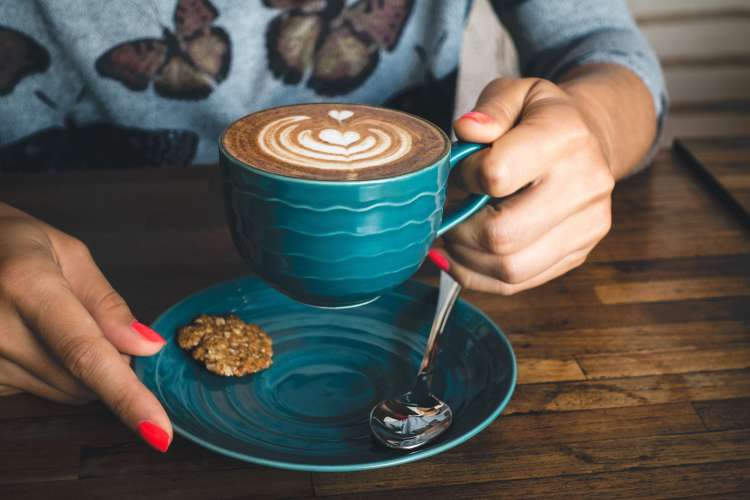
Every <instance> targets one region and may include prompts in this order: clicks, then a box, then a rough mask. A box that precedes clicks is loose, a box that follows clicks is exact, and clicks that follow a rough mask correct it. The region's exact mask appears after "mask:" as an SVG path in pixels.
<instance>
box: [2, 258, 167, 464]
mask: <svg viewBox="0 0 750 500" xmlns="http://www.w3.org/2000/svg"><path fill="white" fill-rule="evenodd" d="M50 264H51V263H50ZM37 267H41V266H37ZM14 299H15V301H16V303H17V305H18V308H19V311H20V312H21V315H22V316H23V317H24V319H25V320H26V321H27V322H28V323H29V326H30V327H31V329H32V330H34V331H35V332H37V334H38V335H40V336H41V337H42V338H43V339H44V341H45V342H46V343H47V345H49V346H50V348H51V349H52V351H53V352H54V353H55V354H56V355H57V356H58V357H59V358H60V360H61V361H62V362H63V365H65V367H66V368H67V369H68V370H70V371H71V372H72V373H73V375H74V376H76V377H78V378H79V379H80V380H81V381H83V383H84V384H86V385H87V386H88V387H89V388H91V389H92V390H93V391H94V392H95V393H96V394H97V395H99V397H100V399H101V400H102V402H104V403H105V404H106V405H107V406H108V407H109V408H110V409H111V410H112V411H113V412H114V413H115V414H116V415H117V416H118V417H119V418H120V419H121V420H122V421H123V422H124V423H125V424H126V425H128V426H129V427H131V428H132V429H134V430H138V431H139V432H140V433H141V436H143V437H144V439H146V440H147V441H149V444H151V445H152V446H154V447H155V448H157V449H160V450H161V451H166V449H167V447H168V446H169V442H170V441H171V437H172V427H171V424H170V422H169V418H168V417H167V414H166V412H165V411H164V409H163V408H162V407H161V405H160V404H159V402H158V401H157V399H156V397H154V395H153V394H152V393H151V392H150V391H149V390H148V389H146V387H145V386H144V385H143V384H142V383H141V382H140V381H139V380H138V378H137V377H136V376H135V373H134V372H133V370H131V369H130V367H129V366H128V364H127V363H125V362H124V361H123V359H122V358H121V357H120V353H119V352H118V351H117V349H115V347H114V346H113V345H112V344H111V343H110V342H109V341H108V340H107V339H106V338H105V337H104V335H103V334H102V332H101V330H100V329H99V327H98V326H97V324H96V322H95V321H94V319H93V318H92V317H91V315H90V314H89V313H88V311H87V310H86V309H85V308H84V307H83V305H82V304H81V303H80V302H79V301H78V299H77V298H76V296H75V295H74V294H73V292H72V291H71V290H70V288H69V286H68V284H67V282H66V281H65V279H64V278H63V277H62V276H61V275H59V273H58V274H57V275H56V274H55V273H54V272H52V271H50V270H49V269H39V273H38V274H37V275H36V276H34V279H33V280H30V286H29V288H28V289H27V290H26V293H24V294H22V295H19V296H16V297H14ZM61 311H64V313H62V314H61V313H60V312H61ZM144 426H146V427H148V430H149V432H148V433H147V432H144ZM154 428H155V429H156V431H159V432H161V434H158V433H156V434H154V432H156V431H154ZM151 431H154V432H151Z"/></svg>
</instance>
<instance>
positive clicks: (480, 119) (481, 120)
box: [459, 111, 492, 125]
mask: <svg viewBox="0 0 750 500" xmlns="http://www.w3.org/2000/svg"><path fill="white" fill-rule="evenodd" d="M464 118H466V119H468V120H472V121H475V122H477V123H478V124H480V125H486V124H488V123H490V122H491V121H492V117H491V116H490V115H485V114H484V113H482V112H481V111H469V112H468V113H466V114H465V115H463V116H462V117H461V118H459V120H463V119H464Z"/></svg>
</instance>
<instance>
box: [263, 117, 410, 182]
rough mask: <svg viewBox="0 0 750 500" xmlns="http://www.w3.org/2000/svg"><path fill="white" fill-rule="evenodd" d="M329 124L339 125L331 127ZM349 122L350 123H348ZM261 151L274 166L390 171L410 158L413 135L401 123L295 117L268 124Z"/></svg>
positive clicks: (375, 120)
mask: <svg viewBox="0 0 750 500" xmlns="http://www.w3.org/2000/svg"><path fill="white" fill-rule="evenodd" d="M328 118H333V119H334V120H336V121H337V122H338V123H337V125H338V128H328V127H326V125H327V126H329V127H330V125H331V123H330V120H328ZM344 120H349V121H347V122H346V123H343V122H344ZM257 141H258V146H259V147H260V149H261V151H263V152H264V153H265V154H266V155H268V156H269V157H271V158H273V159H274V160H275V161H280V162H284V163H288V164H292V165H299V166H303V167H308V168H316V169H320V170H354V169H361V168H368V167H374V166H379V165H386V164H388V163H392V162H395V161H397V160H399V159H401V158H403V157H404V156H406V155H407V154H408V153H409V151H411V148H412V135H411V134H410V133H409V132H408V131H407V130H406V129H404V128H403V127H401V126H400V125H399V124H397V123H392V122H389V121H385V120H382V119H380V118H376V117H369V116H358V115H355V113H354V112H353V111H350V110H348V109H331V110H328V112H327V117H326V115H323V116H322V117H321V116H320V115H318V116H317V117H315V118H313V117H312V116H309V115H302V114H300V115H292V116H285V117H281V118H277V119H276V120H273V121H271V122H269V123H268V124H266V125H265V126H264V127H263V128H262V129H261V131H260V133H259V134H258V137H257Z"/></svg>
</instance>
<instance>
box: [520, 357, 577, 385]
mask: <svg viewBox="0 0 750 500" xmlns="http://www.w3.org/2000/svg"><path fill="white" fill-rule="evenodd" d="M585 378H586V376H585V375H584V374H583V372H582V371H581V367H580V366H578V363H577V362H576V360H574V359H551V358H526V357H524V356H519V358H518V383H519V384H534V383H537V382H564V381H566V380H584V379H585Z"/></svg>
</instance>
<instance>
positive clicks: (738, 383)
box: [0, 140, 750, 499]
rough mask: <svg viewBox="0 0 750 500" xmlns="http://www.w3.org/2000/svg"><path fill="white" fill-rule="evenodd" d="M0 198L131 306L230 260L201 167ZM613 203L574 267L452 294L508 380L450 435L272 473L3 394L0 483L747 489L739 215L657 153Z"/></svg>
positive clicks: (226, 274) (268, 488) (44, 492)
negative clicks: (379, 457)
mask: <svg viewBox="0 0 750 500" xmlns="http://www.w3.org/2000/svg"><path fill="white" fill-rule="evenodd" d="M748 143H750V141H748V140H745V142H744V144H748ZM701 144H702V145H701V147H703V148H705V147H707V146H706V145H707V142H705V141H704V142H702V143H701ZM689 145H690V143H689V142H686V143H685V144H684V146H686V148H687V149H689ZM719 147H720V148H721V150H722V151H723V154H724V155H731V154H733V153H732V152H731V151H727V150H726V149H725V145H721V144H720V145H719ZM749 151H750V149H748V148H747V147H745V148H744V149H743V148H737V150H736V151H735V152H734V155H735V160H736V161H741V162H745V164H750V154H749V153H748V152H749ZM0 199H2V200H5V201H8V202H10V203H11V204H14V205H15V206H17V207H19V208H22V209H24V210H27V211H28V212H30V213H32V214H34V215H36V216H38V217H40V218H43V219H45V220H47V221H49V222H50V223H52V224H54V225H56V226H58V227H60V228H62V229H64V230H66V231H68V232H70V233H72V234H74V235H76V236H78V237H80V238H82V239H83V240H85V241H86V242H88V244H89V245H90V246H91V248H92V250H93V253H94V255H95V257H96V258H97V260H98V262H99V263H100V264H101V266H102V267H103V269H104V270H105V272H106V274H107V275H108V276H109V277H110V278H111V281H112V282H113V284H114V285H115V286H116V287H117V288H118V289H119V290H120V291H121V293H122V294H123V295H124V296H125V298H126V299H127V300H128V301H129V302H130V304H131V306H132V308H133V310H134V311H135V313H136V315H137V316H138V317H140V318H141V319H142V320H146V321H148V320H151V319H153V318H154V317H155V315H156V314H157V313H159V312H160V311H162V310H163V309H164V308H166V307H167V306H169V305H171V304H172V303H174V302H175V301H177V300H179V299H180V298H182V297H184V296H185V295H186V294H188V293H190V292H192V291H194V290H197V289H200V288H203V287H205V286H208V285H210V284H212V283H215V282H217V281H221V280H226V279H229V278H233V277H236V276H238V275H241V274H243V273H245V272H246V270H245V267H244V266H243V264H242V262H241V261H240V259H239V258H238V256H237V253H236V252H235V250H234V248H233V246H232V244H231V242H230V239H229V235H228V233H227V230H226V228H225V226H224V216H223V209H222V205H221V199H220V192H219V182H218V177H217V171H216V169H215V168H208V169H201V168H197V169H189V170H154V171H146V170H133V171H127V172H126V171H122V172H111V171H110V172H91V173H85V172H83V173H75V174H68V175H60V176H41V177H32V176H26V177H23V176H21V177H3V178H0ZM614 206H615V209H614V211H615V222H614V228H613V230H612V232H611V233H610V234H609V236H607V238H606V239H605V240H604V241H603V242H602V243H601V244H600V245H599V247H598V248H597V249H596V251H595V252H594V253H593V254H592V255H591V256H590V258H589V260H588V262H587V263H586V264H585V265H584V266H583V267H581V268H580V269H577V270H575V271H574V272H571V273H570V274H568V275H566V276H564V277H563V278H561V279H558V280H556V281H554V282H553V283H550V284H547V285H545V286H542V287H540V288H538V289H536V290H532V291H529V292H525V293H521V294H519V295H516V296H513V297H496V296H491V295H483V294H478V293H466V294H465V295H464V298H466V299H467V300H469V301H471V302H473V303H474V304H476V305H478V306H479V307H481V308H482V309H483V310H484V311H486V312H487V313H489V314H490V315H491V316H492V318H493V319H494V320H495V321H496V322H497V323H498V324H499V325H501V326H502V328H503V329H504V330H505V331H506V332H507V333H508V335H509V337H510V339H511V341H512V342H513V345H514V348H515V351H516V353H517V356H518V361H519V365H520V374H519V378H520V380H519V386H518V388H517V390H516V393H515V395H514V397H513V400H512V401H511V403H510V405H509V406H508V408H507V409H506V411H505V412H504V414H503V415H502V416H501V417H500V418H498V419H497V421H495V422H494V423H493V424H492V425H491V426H490V427H489V428H488V429H486V430H485V431H484V432H482V433H481V434H480V435H479V436H477V437H475V438H474V439H472V440H470V441H469V442H468V443H466V444H464V445H462V446H459V447H458V448H455V449H453V450H451V451H449V452H446V453H444V454H441V455H439V456H437V457H434V458H431V459H428V460H423V461H420V462H417V463H415V464H411V465H408V466H402V467H396V468H388V469H382V470H376V471H371V472H364V473H354V474H307V473H299V472H288V471H282V470H275V469H269V468H265V467H260V466H255V465H249V464H246V463H243V462H239V461H235V460H231V459H227V458H223V457H221V456H219V455H215V454H213V453H210V452H208V451H206V450H203V449H202V448H199V447H197V446H195V445H193V444H190V443H189V442H188V441H187V440H185V439H182V438H180V437H179V436H177V437H175V440H174V443H173V445H172V448H171V449H170V451H169V453H167V454H166V455H160V454H158V453H155V452H153V451H152V450H150V449H149V448H147V447H146V446H145V445H144V444H142V443H141V442H140V441H139V440H138V438H137V437H136V436H135V435H133V434H131V433H130V432H129V431H128V430H126V429H125V428H123V426H122V425H120V424H119V423H118V422H117V421H116V420H115V419H114V418H113V417H112V416H111V415H110V414H109V413H108V412H107V411H106V409H104V408H103V407H102V406H101V405H99V404H91V405H88V406H84V407H67V406H61V405H57V404H53V403H49V402H45V401H42V400H39V399H36V398H34V397H30V396H27V395H18V396H10V397H6V398H0V497H2V498H3V499H6V498H12V497H22V498H29V497H49V496H60V497H65V498H82V497H87V496H92V497H106V498H117V497H120V496H131V497H142V496H149V497H158V498H161V499H166V498H176V499H187V498H199V497H253V496H255V495H270V496H283V497H301V498H308V497H313V496H319V497H327V496H334V495H344V497H350V498H388V499H393V498H402V497H406V496H407V495H408V496H409V498H418V497H430V498H471V499H474V498H481V497H512V498H529V497H534V496H569V497H573V498H583V497H598V498H615V497H617V498H619V497H637V496H643V495H654V496H656V495H658V496H660V497H685V496H699V497H702V498H707V497H712V498H714V497H726V498H738V497H742V496H748V495H750V479H748V477H750V230H749V229H748V227H747V226H746V225H745V223H744V222H743V219H742V218H741V217H738V216H737V214H736V213H735V212H733V211H732V210H730V209H729V205H728V204H727V203H725V202H724V201H723V200H722V198H721V196H719V195H718V194H717V193H716V192H715V191H713V190H712V189H711V188H709V187H707V185H706V184H705V183H703V182H702V180H701V177H699V176H698V175H696V173H695V170H694V169H693V168H692V167H691V166H690V165H689V164H688V162H687V161H685V160H684V159H682V158H681V157H678V156H672V155H671V154H670V153H668V152H665V153H662V154H660V155H659V157H658V159H657V161H656V164H655V165H654V167H653V168H651V169H650V170H649V171H646V172H644V173H642V174H640V175H637V176H635V177H634V178H632V179H629V180H627V181H624V182H622V183H620V185H618V187H617V189H616V192H615V203H614ZM420 279H425V280H430V281H434V280H435V275H434V274H432V272H431V271H430V270H425V271H423V272H421V273H420Z"/></svg>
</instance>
